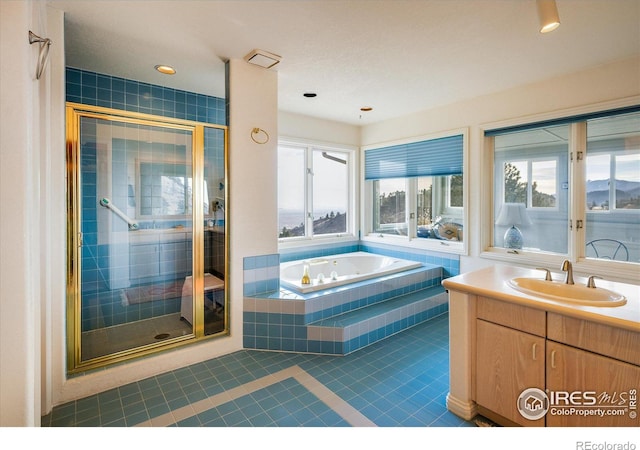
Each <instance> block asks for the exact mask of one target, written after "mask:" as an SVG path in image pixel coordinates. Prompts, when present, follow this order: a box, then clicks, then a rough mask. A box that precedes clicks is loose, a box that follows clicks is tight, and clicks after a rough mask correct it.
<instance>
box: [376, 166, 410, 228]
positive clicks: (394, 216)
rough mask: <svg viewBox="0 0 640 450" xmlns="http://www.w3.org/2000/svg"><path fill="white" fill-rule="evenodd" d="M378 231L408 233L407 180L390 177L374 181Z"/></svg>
mask: <svg viewBox="0 0 640 450" xmlns="http://www.w3.org/2000/svg"><path fill="white" fill-rule="evenodd" d="M373 190H374V192H375V194H374V205H373V211H374V216H373V217H374V219H373V220H374V226H373V230H374V231H375V232H376V233H386V234H397V235H400V236H406V235H407V229H408V225H407V181H406V179H404V178H390V179H385V180H375V181H374V182H373Z"/></svg>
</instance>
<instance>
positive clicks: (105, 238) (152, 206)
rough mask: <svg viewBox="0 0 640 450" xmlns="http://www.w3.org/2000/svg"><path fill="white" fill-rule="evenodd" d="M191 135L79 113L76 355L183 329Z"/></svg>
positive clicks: (187, 328) (143, 342) (187, 329)
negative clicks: (79, 238)
mask: <svg viewBox="0 0 640 450" xmlns="http://www.w3.org/2000/svg"><path fill="white" fill-rule="evenodd" d="M191 140H192V135H191V132H190V131H186V130H180V129H168V128H164V127H155V126H148V125H139V124H131V123H129V124H126V126H125V125H124V124H123V123H119V122H115V121H108V120H102V119H96V118H92V117H82V118H81V120H80V143H81V145H80V174H79V178H80V180H81V186H80V188H81V189H80V191H81V197H80V201H81V204H80V208H81V224H80V227H81V232H82V237H83V240H82V255H81V264H80V267H81V273H80V280H81V286H80V290H81V310H80V311H79V314H80V324H81V336H80V348H81V361H88V360H92V359H96V358H100V357H103V356H107V355H111V354H115V353H118V352H123V351H128V350H132V349H134V348H137V347H142V346H147V345H151V344H155V343H158V342H162V341H165V340H171V339H175V338H180V337H182V336H188V335H191V334H192V333H193V329H192V326H191V324H190V323H189V322H187V321H185V320H181V312H180V306H181V298H182V296H183V295H184V292H185V291H184V281H185V278H186V277H190V276H191V275H192V264H191V261H192V248H191V246H192V242H193V232H192V228H191V226H190V225H191V222H190V218H189V216H187V215H186V213H187V212H188V210H189V209H190V206H189V205H190V204H191V190H190V189H189V188H188V183H187V180H190V177H191V172H192V163H191V149H192V143H191ZM140 161H148V163H147V165H144V164H143V165H140ZM168 161H169V162H168ZM104 198H108V199H110V202H111V205H112V206H115V207H116V208H118V210H119V211H120V212H122V215H119V214H114V210H113V208H107V207H104V202H102V203H101V202H100V199H104ZM138 208H139V209H138ZM124 217H127V218H134V217H135V218H136V220H135V222H136V223H137V224H138V227H137V229H130V227H129V226H128V223H127V220H124Z"/></svg>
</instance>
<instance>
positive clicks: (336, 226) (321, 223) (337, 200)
mask: <svg viewBox="0 0 640 450" xmlns="http://www.w3.org/2000/svg"><path fill="white" fill-rule="evenodd" d="M351 153H352V152H351V151H350V150H344V149H336V148H327V147H320V146H313V145H303V144H297V143H292V144H289V143H281V144H280V145H279V146H278V229H279V233H278V238H279V239H281V240H293V239H311V238H314V237H327V236H342V235H344V234H352V231H351V230H352V228H351V227H352V225H351V223H350V222H351V221H352V217H353V211H352V208H353V207H352V204H353V202H352V201H351V197H352V192H353V188H352V184H353V175H352V167H351V166H352V164H351Z"/></svg>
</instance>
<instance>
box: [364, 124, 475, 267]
mask: <svg viewBox="0 0 640 450" xmlns="http://www.w3.org/2000/svg"><path fill="white" fill-rule="evenodd" d="M456 135H462V172H463V175H464V174H468V173H469V167H468V161H469V128H466V127H465V128H458V129H454V130H448V131H443V132H439V133H432V134H426V135H420V136H414V137H409V138H404V139H399V140H392V141H385V142H379V143H376V144H370V145H365V146H363V147H361V148H360V192H361V196H360V204H361V205H363V207H361V208H360V210H361V211H360V223H361V224H362V232H361V234H362V236H361V237H360V240H361V241H363V242H370V243H379V244H389V245H394V246H398V247H407V248H411V249H422V250H432V251H438V252H442V253H453V254H458V255H468V254H469V240H470V239H469V234H470V233H469V232H468V230H469V227H468V226H467V224H465V228H464V229H465V235H464V240H463V241H462V242H451V241H443V240H439V239H425V238H419V237H417V236H415V235H414V236H411V233H412V232H411V230H414V229H416V226H415V221H416V219H415V216H414V217H413V218H411V217H409V219H408V223H409V230H410V231H409V232H408V234H409V235H408V236H394V235H382V236H380V235H378V234H377V233H375V232H374V231H373V211H372V208H371V207H369V205H372V204H373V203H372V202H373V192H372V191H373V189H369V188H368V187H367V182H366V181H365V179H364V174H365V168H364V163H365V160H364V152H365V151H366V150H373V149H376V148H381V147H390V146H394V145H402V144H410V143H412V142H420V141H426V140H432V139H440V138H445V137H450V136H456ZM469 178H470V177H469V176H468V175H465V176H464V178H463V185H462V195H463V198H464V206H463V207H462V208H460V209H461V210H462V214H463V217H464V218H465V220H466V221H467V222H468V221H469ZM410 197H412V196H410V195H407V196H406V201H407V211H410V212H411V211H414V210H415V204H413V203H411V202H415V199H411V198H410ZM411 207H414V208H413V209H411ZM412 222H413V223H412Z"/></svg>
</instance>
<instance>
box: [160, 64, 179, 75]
mask: <svg viewBox="0 0 640 450" xmlns="http://www.w3.org/2000/svg"><path fill="white" fill-rule="evenodd" d="M155 69H156V70H157V71H158V72H160V73H164V74H165V75H173V74H174V73H176V69H174V68H173V67H171V66H167V65H164V64H158V65H157V66H155Z"/></svg>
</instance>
